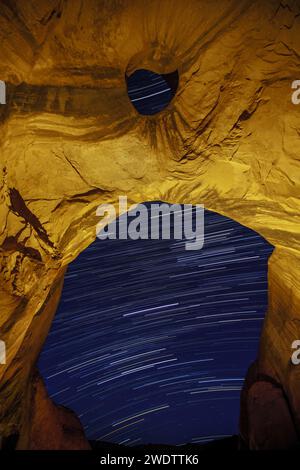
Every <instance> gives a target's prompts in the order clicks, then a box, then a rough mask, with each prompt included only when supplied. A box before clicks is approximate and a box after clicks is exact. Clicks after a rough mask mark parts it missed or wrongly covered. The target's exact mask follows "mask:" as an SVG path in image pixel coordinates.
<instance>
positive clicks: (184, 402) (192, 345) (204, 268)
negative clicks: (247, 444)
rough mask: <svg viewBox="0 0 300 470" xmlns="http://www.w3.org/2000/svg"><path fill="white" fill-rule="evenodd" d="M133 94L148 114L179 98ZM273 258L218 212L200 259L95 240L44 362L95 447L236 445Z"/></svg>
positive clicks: (165, 247)
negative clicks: (225, 440)
mask: <svg viewBox="0 0 300 470" xmlns="http://www.w3.org/2000/svg"><path fill="white" fill-rule="evenodd" d="M173 78H174V77H173ZM127 86H128V94H129V97H130V99H131V100H132V101H133V105H134V106H135V107H136V109H137V110H138V111H139V112H140V113H141V114H149V115H151V114H154V113H156V112H159V111H160V110H161V109H163V108H165V107H166V106H167V105H168V103H169V102H170V100H171V99H172V97H173V95H172V93H173V91H174V90H172V87H171V86H170V82H169V83H168V82H167V81H166V80H165V79H164V78H163V77H161V76H159V75H157V74H154V73H152V72H145V71H142V72H141V71H140V72H139V73H137V74H135V75H134V76H132V77H131V79H130V80H129V81H127ZM134 100H136V101H134ZM200 202H201V201H200ZM148 206H149V207H150V204H148ZM129 220H130V218H129ZM272 250H273V247H272V246H270V245H269V244H268V243H267V242H266V241H265V240H264V239H263V238H262V237H261V236H259V235H258V234H257V233H255V232H253V231H251V230H249V229H247V228H245V227H243V226H242V225H240V224H238V223H236V222H234V221H233V220H231V219H228V218H226V217H223V216H220V215H218V214H216V213H213V212H210V211H205V244H204V248H203V249H202V250H198V251H186V250H185V241H184V240H174V239H171V240H136V241H132V240H105V241H104V240H96V241H95V242H94V243H93V244H92V245H90V246H89V247H88V248H87V249H86V250H85V251H84V252H83V253H81V254H80V256H79V257H78V258H77V259H76V260H75V261H74V262H73V263H71V264H70V266H69V268H68V271H67V274H66V277H65V285H64V289H63V293H62V298H61V302H60V305H59V308H58V312H57V314H56V317H55V320H54V322H53V325H52V329H51V331H50V334H49V336H48V338H47V341H46V344H45V346H44V349H43V352H42V354H41V357H40V360H39V368H40V371H41V373H42V376H43V377H44V379H45V382H46V385H47V388H48V391H49V393H50V395H51V396H52V397H53V399H54V400H55V401H56V402H57V403H60V404H63V405H65V406H68V407H70V408H71V409H73V410H74V411H75V412H76V413H77V415H78V416H79V417H80V419H81V421H82V423H83V425H84V427H85V431H86V434H87V437H88V438H89V439H91V440H95V439H98V440H103V441H108V442H115V443H123V444H126V445H135V444H142V443H165V444H183V443H187V442H193V443H202V442H206V441H209V440H214V439H218V438H222V437H224V436H231V435H233V434H236V433H237V432H238V417H239V400H240V390H241V387H242V384H243V380H244V377H245V374H246V371H247V368H248V367H249V365H250V363H251V362H252V361H253V360H255V358H256V356H257V348H258V341H259V336H260V332H261V327H262V322H263V318H264V315H265V312H266V309H267V262H268V258H269V256H270V255H271V253H272Z"/></svg>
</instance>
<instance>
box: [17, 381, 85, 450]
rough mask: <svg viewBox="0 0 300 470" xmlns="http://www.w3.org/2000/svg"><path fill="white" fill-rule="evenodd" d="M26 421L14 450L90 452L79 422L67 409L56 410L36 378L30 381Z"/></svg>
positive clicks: (43, 386) (57, 407) (59, 408)
mask: <svg viewBox="0 0 300 470" xmlns="http://www.w3.org/2000/svg"><path fill="white" fill-rule="evenodd" d="M28 409H29V410H30V416H29V421H28V422H26V425H25V429H24V430H23V429H21V430H20V439H19V440H18V443H17V449H18V450H21V449H28V450H45V449H52V450H90V445H89V443H88V441H87V440H86V437H85V435H84V431H83V428H82V425H81V423H80V421H79V419H78V418H77V417H76V415H75V414H74V413H73V412H72V411H71V410H69V409H67V408H65V407H62V406H56V405H55V404H54V403H53V402H52V401H51V400H50V399H49V397H48V394H47V391H46V388H45V385H44V383H43V380H42V379H41V377H40V376H39V374H38V373H37V374H35V375H34V376H33V379H32V396H31V400H30V405H29V406H28Z"/></svg>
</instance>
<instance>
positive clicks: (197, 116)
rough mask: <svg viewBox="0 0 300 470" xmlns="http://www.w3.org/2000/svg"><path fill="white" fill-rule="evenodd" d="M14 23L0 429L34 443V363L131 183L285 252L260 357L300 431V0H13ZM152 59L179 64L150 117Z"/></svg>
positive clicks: (133, 192) (2, 31)
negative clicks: (299, 362) (134, 83)
mask: <svg viewBox="0 0 300 470" xmlns="http://www.w3.org/2000/svg"><path fill="white" fill-rule="evenodd" d="M0 25H1V28H0V35H1V43H2V48H1V53H0V59H1V60H0V79H1V80H4V81H5V82H6V85H7V104H6V105H1V107H0V135H1V141H0V142H1V143H0V146H1V154H0V155H1V157H0V172H1V173H0V174H1V176H0V198H1V199H0V200H1V205H0V210H1V218H0V244H1V252H0V257H1V258H0V260H1V261H0V263H1V264H0V265H1V270H0V278H1V283H0V331H1V340H3V341H5V343H6V346H7V363H6V364H5V365H0V423H1V424H0V433H1V434H2V435H3V436H8V435H10V434H15V433H16V432H21V433H22V435H23V436H24V438H23V441H22V444H20V445H21V447H23V448H28V447H30V443H29V437H28V436H29V435H30V432H31V430H30V429H29V428H30V426H29V422H30V419H29V414H30V406H31V405H30V403H32V390H33V385H32V384H33V378H34V372H33V371H34V364H35V362H36V358H37V356H38V353H39V351H40V349H41V347H42V344H43V342H44V339H45V337H46V335H47V331H48V329H49V327H50V324H51V320H52V318H53V315H54V314H55V309H56V306H57V303H58V301H59V297H60V291H61V288H62V283H63V275H64V271H65V269H66V266H67V264H68V263H69V262H70V261H71V260H72V259H74V258H75V257H76V256H77V255H78V253H80V251H82V250H83V249H84V248H85V247H86V246H87V245H88V244H89V243H90V242H91V241H92V240H93V238H94V237H95V225H96V222H97V220H96V216H95V209H96V207H97V206H98V205H99V203H103V202H114V201H116V199H117V197H118V195H119V194H127V195H128V198H129V199H130V201H132V202H141V201H145V200H158V199H160V200H167V201H169V202H176V203H197V202H200V203H204V204H205V206H206V207H207V208H208V209H211V210H214V211H216V212H220V213H222V214H224V215H228V216H230V217H231V218H233V219H235V220H237V221H239V222H240V223H242V224H244V225H246V226H248V227H250V228H252V229H254V230H256V231H257V232H259V233H260V234H262V235H263V236H264V237H265V238H266V239H267V240H268V241H270V242H271V243H272V244H273V245H274V246H275V247H276V249H275V252H274V254H273V255H272V258H271V260H270V266H269V292H270V293H269V296H270V300H269V311H268V314H267V319H266V322H265V327H264V331H263V335H262V339H261V348H260V357H259V368H260V370H261V371H262V372H263V373H266V374H269V375H270V376H272V377H274V378H275V379H276V380H277V381H278V382H279V383H280V384H281V385H282V387H283V389H284V391H285V394H286V396H287V397H288V400H289V404H290V408H291V410H292V414H293V419H294V421H295V423H296V426H297V429H298V432H300V394H299V393H298V390H299V381H300V369H299V368H297V367H293V366H292V365H291V364H290V352H291V351H290V346H291V343H292V342H293V341H294V340H295V339H298V338H299V337H300V328H299V318H300V317H299V315H300V314H299V310H300V308H299V307H300V290H299V289H300V285H299V284H300V282H299V277H298V274H299V260H300V253H299V238H300V229H299V208H300V201H299V194H300V191H299V179H300V172H299V150H300V144H299V129H300V108H299V107H297V106H295V105H293V104H292V102H291V84H292V82H293V81H294V80H295V79H297V78H299V73H300V44H299V39H298V38H299V32H300V4H299V1H297V0H288V1H286V2H284V3H283V2H280V1H279V0H264V1H258V0H254V1H253V0H242V1H237V0H221V1H220V2H218V7H216V5H215V2H209V1H204V0H203V1H202V0H187V1H184V2H183V1H182V0H165V1H164V2H160V1H158V0H151V1H150V2H148V1H146V0H120V1H110V0H101V1H97V0H88V1H83V0H65V1H58V0H43V1H41V0H39V1H36V0H31V1H29V2H22V1H21V0H6V1H3V2H2V3H1V9H0ZM142 67H143V68H146V67H147V68H150V69H151V70H153V71H156V72H158V73H164V74H166V73H170V72H172V71H174V70H175V69H176V70H178V72H179V86H178V91H177V94H176V96H175V97H174V99H173V101H172V102H171V104H170V106H169V107H168V108H167V109H166V110H164V111H163V112H161V113H160V114H158V115H155V116H153V117H151V118H150V117H148V116H145V117H144V116H140V115H138V114H137V113H136V111H135V110H134V109H133V107H132V105H131V103H130V101H129V99H128V96H127V92H126V84H125V79H124V77H125V74H126V73H128V71H133V70H135V69H137V68H142Z"/></svg>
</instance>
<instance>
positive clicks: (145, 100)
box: [126, 69, 179, 116]
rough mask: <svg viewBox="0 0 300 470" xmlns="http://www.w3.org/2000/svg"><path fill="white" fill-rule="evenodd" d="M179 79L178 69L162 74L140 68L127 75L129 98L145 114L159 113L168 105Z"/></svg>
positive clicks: (139, 111) (140, 112)
mask: <svg viewBox="0 0 300 470" xmlns="http://www.w3.org/2000/svg"><path fill="white" fill-rule="evenodd" d="M178 81H179V77H178V71H177V70H175V71H174V72H171V73H168V74H164V75H161V74H159V73H155V72H151V71H150V70H145V69H139V70H136V71H135V72H134V73H133V74H132V75H130V76H129V77H127V76H126V83H127V92H128V96H129V99H130V101H131V103H132V104H133V106H134V107H135V109H136V110H137V112H138V113H139V114H142V115H144V116H147V115H148V116H149V115H153V114H157V113H159V112H160V111H162V110H163V109H165V108H166V107H167V106H168V104H169V103H170V102H171V100H172V98H173V97H174V95H175V93H176V91H177V87H178Z"/></svg>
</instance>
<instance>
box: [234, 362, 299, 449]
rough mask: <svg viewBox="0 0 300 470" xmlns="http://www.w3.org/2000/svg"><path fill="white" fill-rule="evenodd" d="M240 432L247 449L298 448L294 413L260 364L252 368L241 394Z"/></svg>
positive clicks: (279, 386) (256, 363)
mask: <svg viewBox="0 0 300 470" xmlns="http://www.w3.org/2000/svg"><path fill="white" fill-rule="evenodd" d="M240 435H241V438H242V441H243V444H244V447H245V448H250V449H254V450H272V449H277V450H280V449H281V450H283V449H296V448H298V447H299V436H298V433H297V430H296V424H295V422H294V416H293V414H292V412H291V409H290V407H289V402H288V399H287V397H286V396H285V393H284V390H283V388H282V386H281V385H280V384H279V383H278V382H276V381H275V380H274V379H273V378H272V377H271V376H269V375H267V374H266V373H260V370H259V363H258V362H255V363H254V364H252V365H251V367H250V368H249V371H248V373H247V376H246V379H245V383H244V387H243V390H242V393H241V414H240Z"/></svg>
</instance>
